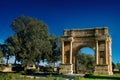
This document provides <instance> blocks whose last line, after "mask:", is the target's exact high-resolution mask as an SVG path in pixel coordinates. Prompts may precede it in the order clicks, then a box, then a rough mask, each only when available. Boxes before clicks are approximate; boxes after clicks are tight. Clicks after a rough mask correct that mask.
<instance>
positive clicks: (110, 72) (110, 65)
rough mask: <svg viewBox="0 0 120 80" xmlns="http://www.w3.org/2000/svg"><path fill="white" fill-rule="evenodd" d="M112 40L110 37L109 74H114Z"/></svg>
mask: <svg viewBox="0 0 120 80" xmlns="http://www.w3.org/2000/svg"><path fill="white" fill-rule="evenodd" d="M111 45H112V41H111V38H109V58H108V59H109V74H110V75H113V72H112V49H111Z"/></svg>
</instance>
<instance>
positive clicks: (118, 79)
mask: <svg viewBox="0 0 120 80" xmlns="http://www.w3.org/2000/svg"><path fill="white" fill-rule="evenodd" d="M84 77H85V78H90V79H113V80H120V76H104V75H103V76H102V75H93V74H86V75H85V76H84Z"/></svg>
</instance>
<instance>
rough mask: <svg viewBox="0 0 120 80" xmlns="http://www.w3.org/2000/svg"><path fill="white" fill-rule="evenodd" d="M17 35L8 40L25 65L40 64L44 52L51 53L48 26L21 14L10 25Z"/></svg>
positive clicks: (17, 57) (19, 59)
mask: <svg viewBox="0 0 120 80" xmlns="http://www.w3.org/2000/svg"><path fill="white" fill-rule="evenodd" d="M10 27H11V28H12V29H13V31H14V32H15V35H13V36H11V37H9V38H8V39H7V40H6V43H7V45H8V46H9V49H10V50H11V52H13V53H14V55H15V57H16V60H17V61H19V62H21V63H22V64H24V65H29V64H36V63H37V64H38V63H39V62H40V60H41V59H42V54H49V53H51V51H52V50H51V47H52V46H51V43H50V41H49V30H48V26H47V25H46V24H44V23H43V22H41V21H39V20H37V19H35V18H31V17H28V16H20V17H18V18H16V19H15V20H13V22H12V23H11V26H10Z"/></svg>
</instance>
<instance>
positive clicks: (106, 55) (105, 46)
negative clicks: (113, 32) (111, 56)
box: [105, 40, 108, 64]
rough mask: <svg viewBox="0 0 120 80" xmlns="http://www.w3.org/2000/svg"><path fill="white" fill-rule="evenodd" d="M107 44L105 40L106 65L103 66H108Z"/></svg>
mask: <svg viewBox="0 0 120 80" xmlns="http://www.w3.org/2000/svg"><path fill="white" fill-rule="evenodd" d="M107 47H108V43H107V40H106V41H105V53H106V63H105V64H108V48H107Z"/></svg>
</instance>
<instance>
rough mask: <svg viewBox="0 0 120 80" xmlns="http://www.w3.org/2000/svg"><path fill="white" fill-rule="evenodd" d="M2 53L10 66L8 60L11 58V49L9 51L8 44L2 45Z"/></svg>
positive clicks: (0, 47)
mask: <svg viewBox="0 0 120 80" xmlns="http://www.w3.org/2000/svg"><path fill="white" fill-rule="evenodd" d="M0 51H1V55H3V57H5V58H6V64H7V65H8V60H9V58H10V56H11V54H10V52H9V49H8V46H7V45H6V44H1V45H0Z"/></svg>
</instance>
